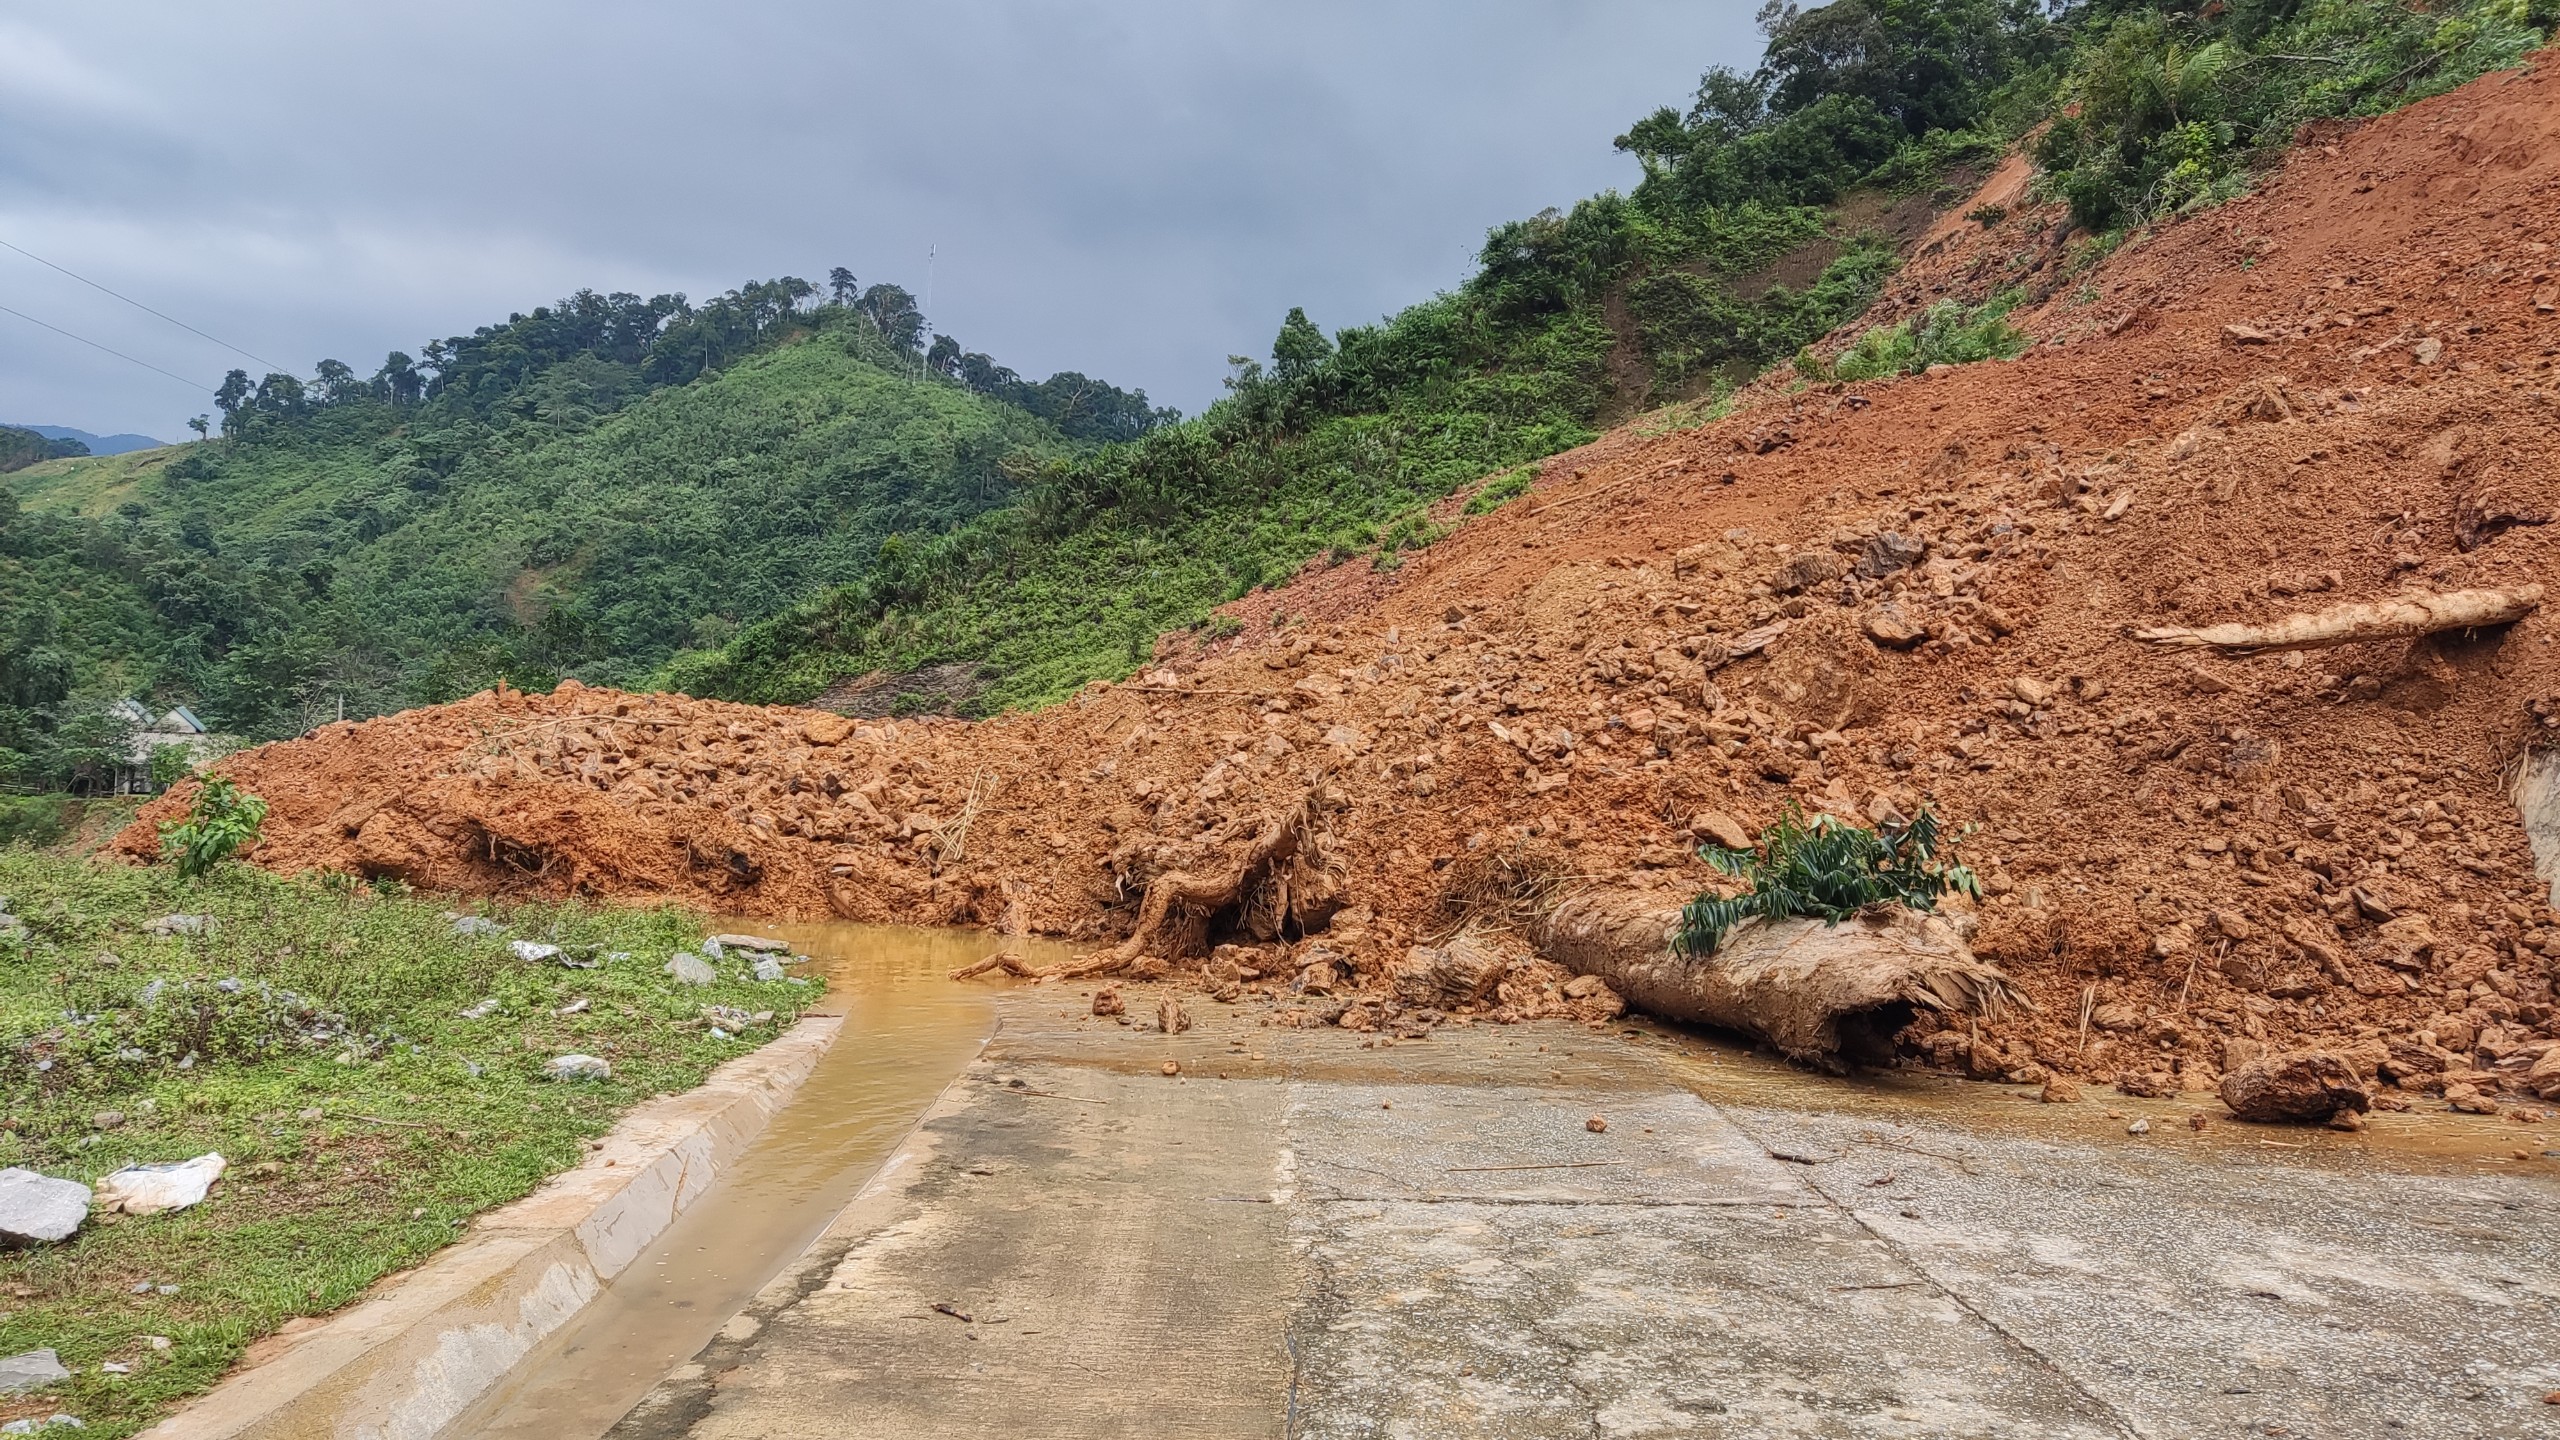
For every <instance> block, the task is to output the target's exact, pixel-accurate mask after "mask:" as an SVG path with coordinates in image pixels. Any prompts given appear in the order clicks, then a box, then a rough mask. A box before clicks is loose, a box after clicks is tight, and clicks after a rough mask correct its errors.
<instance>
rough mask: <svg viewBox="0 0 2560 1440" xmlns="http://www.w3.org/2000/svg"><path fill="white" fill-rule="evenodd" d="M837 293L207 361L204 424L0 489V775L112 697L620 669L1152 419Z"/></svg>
mask: <svg viewBox="0 0 2560 1440" xmlns="http://www.w3.org/2000/svg"><path fill="white" fill-rule="evenodd" d="M835 290H836V293H835V295H834V296H833V297H832V298H831V299H830V301H829V302H828V303H825V304H816V305H812V304H809V303H807V301H808V300H809V299H811V298H812V296H813V295H814V290H813V287H810V286H808V285H806V284H804V283H802V282H798V281H777V282H772V283H770V284H768V285H761V286H749V287H745V288H744V289H742V290H740V291H738V292H733V293H732V294H731V295H727V296H723V297H719V298H718V299H716V300H714V301H711V302H709V303H707V304H705V305H704V306H702V307H700V308H698V309H696V308H694V307H690V306H686V305H684V304H682V302H681V301H679V300H677V299H675V298H674V297H662V298H661V299H659V300H653V301H642V300H640V299H638V297H634V296H596V295H592V294H581V295H579V296H575V297H572V298H571V299H570V300H567V301H564V302H562V303H561V305H559V306H557V307H545V308H544V309H543V310H539V311H536V312H534V313H533V314H532V315H519V316H515V317H511V318H510V320H509V321H508V322H507V324H505V325H503V326H492V327H487V328H484V329H483V330H481V331H480V332H478V333H477V334H475V335H473V336H469V337H459V338H456V339H454V340H450V341H441V342H437V343H436V344H433V345H430V346H428V347H427V351H426V357H425V363H423V364H421V363H420V362H415V361H412V360H410V359H409V357H407V356H405V355H401V354H397V353H395V354H393V355H392V356H391V357H390V358H389V359H388V360H387V361H386V362H385V364H384V365H383V367H382V369H381V371H380V372H379V373H377V374H376V375H375V376H374V377H373V378H372V379H370V380H364V379H359V378H357V377H356V376H355V374H354V372H353V371H352V369H351V368H350V367H347V366H344V365H339V364H336V363H335V362H324V363H323V364H322V366H321V367H319V371H318V373H317V374H315V376H314V377H313V378H312V379H311V380H310V381H308V382H305V381H302V380H300V379H297V378H295V377H290V376H282V375H271V376H269V377H267V378H266V379H265V380H264V381H263V382H261V383H259V384H257V385H254V386H253V385H251V384H249V383H248V380H247V377H246V376H245V375H242V374H238V373H236V372H235V374H234V376H233V377H232V379H231V381H230V382H228V383H227V384H226V385H225V387H224V390H223V392H222V393H221V394H220V395H218V396H217V397H216V403H217V405H218V406H219V407H220V408H221V410H222V411H223V416H224V425H223V430H224V434H223V436H222V438H220V439H214V440H207V441H202V442H199V443H196V444H193V445H186V446H172V447H168V448H165V449H161V450H154V451H146V452H137V453H134V454H128V455H119V456H110V457H99V458H93V459H68V460H61V459H58V460H52V461H47V462H43V463H40V464H36V465H33V466H30V467H28V468H26V469H23V470H21V471H19V472H17V473H16V474H13V475H10V476H9V477H8V479H7V481H6V482H5V485H6V489H5V491H0V494H5V495H7V496H10V497H13V499H12V500H11V501H10V502H9V503H10V504H11V505H12V506H13V508H12V510H11V511H10V512H9V514H8V517H7V518H6V522H5V524H0V620H5V621H6V622H7V631H8V633H9V634H10V635H11V636H12V637H14V638H13V648H12V649H10V650H9V651H6V652H0V782H6V781H7V780H9V779H10V778H12V777H13V776H14V777H16V778H17V781H18V783H19V784H20V785H22V786H23V785H25V784H28V783H31V782H32V783H40V784H59V783H63V782H64V781H65V780H66V779H69V778H74V777H76V776H77V775H78V774H79V773H82V770H83V767H84V766H86V767H87V769H89V770H91V771H94V770H95V769H96V758H97V755H98V753H100V752H99V747H100V745H101V744H103V743H104V742H103V741H97V740H94V739H88V740H84V739H82V738H81V735H82V734H83V732H85V731H86V730H89V729H93V728H94V726H93V725H92V724H91V722H92V721H93V720H94V712H95V711H96V710H97V709H98V707H99V706H100V705H101V704H102V703H103V701H104V700H105V699H107V698H111V697H113V696H117V695H124V694H132V693H137V692H138V693H143V694H147V695H149V696H151V697H153V698H155V699H156V700H160V701H164V702H175V701H185V702H187V703H191V704H193V705H195V706H196V707H197V709H198V710H199V711H200V712H201V713H203V714H205V715H206V716H207V718H208V719H210V720H211V721H212V722H213V723H214V724H215V725H216V726H217V727H218V728H223V729H228V730H232V731H236V732H239V733H243V734H246V735H249V736H252V737H264V736H270V735H277V734H286V733H291V732H293V731H297V730H300V729H302V728H304V727H305V726H307V725H308V724H310V723H312V722H313V721H314V720H316V719H318V718H322V717H325V716H332V715H335V714H337V713H339V707H340V706H341V705H343V706H344V711H345V713H346V714H349V715H365V714H373V713H379V712H382V711H386V710H391V709H397V708H401V707H404V706H407V705H411V704H416V703H421V702H429V701H435V700H441V699H447V698H451V697H453V696H456V695H460V694H466V693H469V692H470V691H472V690H475V689H478V688H481V687H483V686H485V685H487V684H489V683H491V682H493V681H495V680H496V679H498V678H501V677H504V678H506V679H508V680H509V681H511V682H512V683H514V684H517V685H519V686H547V685H549V684H550V683H552V682H553V681H554V680H556V679H557V678H559V677H561V676H565V675H576V676H578V677H579V678H581V679H585V680H588V681H590V682H596V683H628V682H632V681H635V680H638V679H640V678H643V677H645V676H647V675H648V674H649V673H650V672H651V671H652V670H654V669H655V668H656V667H657V666H659V665H660V664H662V663H663V662H665V661H666V660H667V659H668V658H669V657H670V656H671V655H673V654H675V653H676V652H677V651H679V650H681V649H684V648H686V647H700V646H706V645H717V644H719V643H721V642H722V641H724V640H725V639H727V638H728V637H729V636H730V635H731V634H733V633H734V632H735V631H736V630H737V629H738V628H739V627H740V626H741V625H744V624H749V623H752V622H754V621H756V620H759V619H761V618H763V617H765V616H767V615H769V614H772V613H773V612H775V611H777V610H779V609H781V608H783V607H784V606H786V605H787V604H789V603H791V602H793V601H795V600H798V599H801V598H804V597H806V596H808V595H810V594H813V593H818V592H821V591H823V590H825V589H827V588H828V587H831V586H836V585H841V584H844V583H846V582H848V581H851V580H854V579H857V578H859V577H860V576H861V575H863V574H865V573H866V572H867V571H868V570H869V568H870V567H871V565H872V564H873V563H874V560H875V558H876V557H877V556H878V554H879V553H880V549H881V544H882V542H883V541H884V540H885V539H887V538H888V537H889V536H891V535H893V534H905V535H918V536H920V535H931V534H935V533H938V532H940V531H942V530H946V529H948V528H949V527H951V526H952V525H954V524H957V523H959V522H960V521H962V520H965V519H966V518H968V517H969V516H972V515H974V514H977V513H979V512H980V511H983V510H986V509H988V508H989V507H992V506H998V505H1001V504H1004V503H1006V502H1008V501H1009V500H1011V499H1012V498H1013V494H1014V490H1015V486H1014V482H1013V481H1012V479H1010V478H1009V477H1010V476H1014V475H1019V474H1024V473H1029V472H1030V471H1032V470H1035V469H1037V468H1038V467H1039V466H1041V465H1042V464H1045V463H1049V462H1051V461H1054V460H1057V459H1060V458H1063V457H1066V456H1069V455H1071V454H1074V453H1077V452H1079V451H1081V450H1086V449H1090V448H1091V447H1092V445H1093V444H1095V443H1097V442H1099V441H1102V440H1105V439H1110V438H1124V437H1129V436H1135V435H1139V434H1143V433H1145V431H1146V430H1147V429H1149V428H1151V427H1152V426H1154V425H1156V424H1158V423H1160V422H1161V421H1162V420H1163V418H1164V417H1163V416H1162V415H1161V414H1160V413H1159V412H1156V411H1153V410H1151V409H1149V408H1148V407H1147V405H1146V401H1145V397H1144V396H1143V395H1137V394H1132V393H1130V392H1125V391H1120V390H1118V389H1115V388H1114V387H1111V386H1108V385H1104V384H1101V383H1100V382H1096V381H1092V380H1090V379H1088V378H1086V377H1084V376H1081V375H1073V374H1068V375H1062V376H1058V377H1053V378H1052V379H1051V380H1050V381H1046V382H1039V383H1033V382H1028V381H1024V380H1022V379H1021V378H1020V377H1019V376H1016V375H1014V374H1013V373H1012V372H1010V371H1007V370H1004V369H1003V368H1002V367H1000V366H997V365H995V364H994V363H993V362H992V361H990V360H988V359H987V357H985V356H983V355H977V354H970V353H964V352H962V351H960V349H959V347H958V346H957V344H956V343H955V342H952V341H949V340H947V339H945V338H943V337H933V340H934V343H933V344H932V345H930V346H928V345H927V344H926V343H924V342H925V339H926V337H925V335H924V333H923V329H922V317H921V316H919V315H917V314H916V313H915V311H914V307H913V304H912V302H911V301H910V300H909V299H908V298H907V297H906V296H905V294H904V292H902V291H898V290H897V289H896V288H895V287H893V286H873V287H871V288H870V289H869V290H868V291H862V292H856V291H854V290H853V287H852V285H851V277H850V276H844V275H841V274H840V275H839V278H838V280H837V283H836V286H835Z"/></svg>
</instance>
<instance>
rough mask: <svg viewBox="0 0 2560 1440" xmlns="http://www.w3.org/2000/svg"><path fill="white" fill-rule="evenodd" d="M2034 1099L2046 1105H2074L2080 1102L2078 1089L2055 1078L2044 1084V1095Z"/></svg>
mask: <svg viewBox="0 0 2560 1440" xmlns="http://www.w3.org/2000/svg"><path fill="white" fill-rule="evenodd" d="M2036 1098H2038V1099H2040V1100H2042V1101H2043V1102H2044V1103H2045V1104H2047V1105H2076V1104H2078V1103H2079V1102H2080V1087H2079V1086H2077V1085H2074V1084H2072V1083H2071V1082H2070V1081H2068V1080H2065V1079H2063V1078H2061V1077H2060V1076H2055V1077H2054V1078H2053V1079H2050V1080H2047V1081H2046V1082H2044V1093H2043V1094H2041V1095H2039V1096H2037V1097H2036Z"/></svg>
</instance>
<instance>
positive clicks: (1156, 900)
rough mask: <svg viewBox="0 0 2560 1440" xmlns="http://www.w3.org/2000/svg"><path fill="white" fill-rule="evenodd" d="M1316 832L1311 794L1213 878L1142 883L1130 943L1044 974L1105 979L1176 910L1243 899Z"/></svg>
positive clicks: (1183, 874)
mask: <svg viewBox="0 0 2560 1440" xmlns="http://www.w3.org/2000/svg"><path fill="white" fill-rule="evenodd" d="M1315 828H1316V797H1315V794H1314V792H1312V791H1310V792H1308V794H1307V796H1306V797H1305V798H1304V799H1302V800H1300V801H1299V802H1298V803H1297V804H1295V805H1292V806H1290V807H1289V808H1288V809H1287V810H1286V811H1284V812H1282V813H1281V814H1279V815H1276V816H1274V817H1272V819H1271V820H1270V821H1268V822H1267V823H1265V824H1264V825H1263V827H1262V832H1261V833H1260V834H1258V835H1256V836H1254V838H1253V844H1252V845H1250V846H1248V847H1247V848H1246V850H1245V853H1244V858H1243V859H1242V860H1239V861H1237V862H1236V863H1235V864H1233V865H1230V866H1228V867H1227V868H1226V869H1225V870H1223V871H1220V872H1219V873H1217V874H1215V875H1194V874H1191V873H1190V872H1188V871H1184V870H1169V871H1166V872H1165V873H1164V874H1162V875H1158V876H1157V877H1156V878H1154V879H1153V880H1150V881H1148V882H1147V893H1146V897H1145V898H1144V899H1143V900H1141V901H1140V902H1139V904H1138V923H1137V925H1136V927H1135V928H1133V929H1131V930H1130V932H1129V938H1128V939H1126V940H1123V941H1121V942H1120V943H1119V944H1117V945H1115V946H1113V947H1111V948H1110V949H1108V950H1097V951H1095V952H1094V953H1092V954H1090V955H1087V956H1084V957H1082V958H1080V959H1076V960H1070V961H1068V962H1067V963H1066V964H1064V965H1061V966H1059V967H1057V968H1056V969H1054V970H1052V971H1050V972H1049V974H1050V976H1051V977H1053V978H1055V979H1059V980H1081V979H1083V978H1085V977H1086V976H1090V975H1109V974H1112V973H1115V972H1117V971H1118V970H1119V969H1120V968H1121V967H1123V966H1125V965H1127V964H1128V963H1129V962H1130V961H1132V960H1135V959H1137V958H1138V957H1139V956H1141V955H1144V954H1146V953H1147V947H1148V946H1150V945H1153V944H1154V943H1155V942H1156V939H1157V937H1158V936H1159V935H1161V934H1162V933H1163V931H1164V929H1165V926H1166V922H1167V921H1168V920H1169V919H1170V918H1171V917H1172V915H1173V913H1174V911H1175V909H1176V908H1177V907H1180V908H1184V909H1190V910H1195V911H1214V910H1221V909H1224V908H1225V907H1227V906H1229V905H1233V904H1235V903H1237V902H1238V901H1240V900H1242V899H1243V898H1244V894H1245V891H1246V889H1247V888H1248V887H1250V886H1251V885H1252V884H1253V883H1254V882H1255V881H1256V880H1259V879H1261V878H1262V877H1263V876H1264V875H1266V874H1268V873H1269V872H1270V871H1271V870H1272V869H1273V868H1274V867H1276V866H1279V865H1282V864H1285V863H1287V862H1288V861H1289V860H1290V859H1292V858H1293V857H1295V856H1296V855H1297V854H1298V852H1299V850H1300V849H1301V848H1302V847H1308V846H1310V844H1311V842H1312V841H1313V839H1314V836H1315Z"/></svg>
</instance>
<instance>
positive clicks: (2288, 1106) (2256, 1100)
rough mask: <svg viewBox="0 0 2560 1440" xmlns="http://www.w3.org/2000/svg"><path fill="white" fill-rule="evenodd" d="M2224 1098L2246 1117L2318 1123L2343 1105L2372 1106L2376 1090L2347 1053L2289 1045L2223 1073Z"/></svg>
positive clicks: (2354, 1107)
mask: <svg viewBox="0 0 2560 1440" xmlns="http://www.w3.org/2000/svg"><path fill="white" fill-rule="evenodd" d="M2222 1103H2223V1104H2225V1105H2228V1106H2230V1107H2231V1113H2232V1114H2234V1115H2237V1116H2239V1117H2240V1118H2241V1119H2243V1120H2262V1121H2270V1122H2292V1123H2297V1124H2310V1125H2317V1124H2320V1123H2322V1122H2324V1121H2326V1120H2327V1119H2328V1118H2329V1117H2330V1116H2332V1115H2335V1114H2336V1113H2338V1112H2339V1111H2340V1110H2370V1109H2372V1108H2373V1095H2372V1093H2371V1092H2369V1091H2368V1090H2366V1089H2365V1087H2364V1082H2363V1081H2361V1080H2358V1079H2357V1078H2356V1072H2355V1070H2354V1068H2353V1067H2352V1066H2350V1065H2348V1064H2347V1062H2346V1059H2345V1057H2343V1056H2340V1055H2337V1054H2335V1053H2332V1052H2330V1051H2327V1050H2289V1051H2285V1052H2284V1053H2282V1054H2277V1055H2269V1056H2266V1057H2264V1058H2263V1059H2258V1060H2252V1061H2250V1062H2249V1063H2248V1064H2246V1065H2243V1066H2241V1067H2240V1068H2239V1069H2237V1070H2234V1071H2232V1072H2231V1073H2230V1074H2228V1075H2225V1076H2223V1077H2222Z"/></svg>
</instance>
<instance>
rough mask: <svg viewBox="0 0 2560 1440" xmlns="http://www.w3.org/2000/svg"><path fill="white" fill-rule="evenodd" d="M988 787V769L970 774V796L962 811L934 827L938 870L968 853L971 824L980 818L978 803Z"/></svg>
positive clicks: (934, 845) (935, 856)
mask: <svg viewBox="0 0 2560 1440" xmlns="http://www.w3.org/2000/svg"><path fill="white" fill-rule="evenodd" d="M986 789H987V772H986V771H984V770H981V771H979V772H978V773H977V774H975V775H972V776H970V777H969V798H968V799H967V800H964V801H962V802H961V804H960V813H959V814H958V815H955V816H953V817H952V818H951V819H950V820H948V821H946V822H944V823H943V824H941V825H938V826H936V827H934V831H933V849H934V862H933V863H934V868H935V869H936V870H939V869H940V868H941V867H943V866H945V865H948V864H951V863H952V862H954V861H956V860H959V859H960V858H961V857H962V856H963V855H965V854H966V853H967V851H968V846H969V825H970V823H971V822H972V821H975V820H976V819H977V818H978V805H979V802H980V801H981V800H983V799H984V798H985V796H986Z"/></svg>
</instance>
